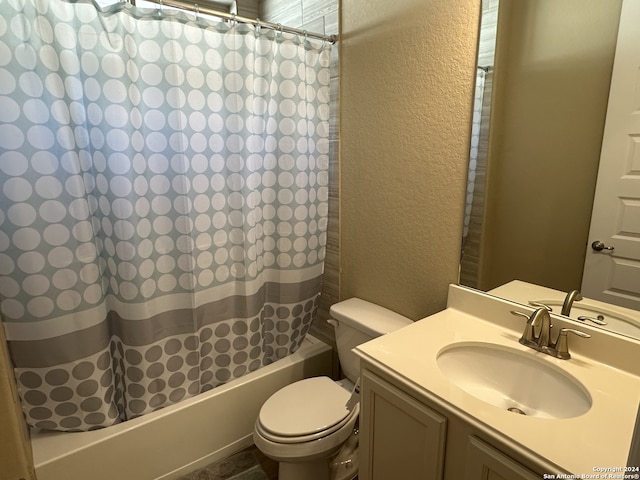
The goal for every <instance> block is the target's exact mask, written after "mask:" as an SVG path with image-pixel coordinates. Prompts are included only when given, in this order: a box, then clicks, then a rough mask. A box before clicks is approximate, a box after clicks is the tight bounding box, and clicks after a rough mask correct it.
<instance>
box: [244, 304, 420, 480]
mask: <svg viewBox="0 0 640 480" xmlns="http://www.w3.org/2000/svg"><path fill="white" fill-rule="evenodd" d="M330 313H331V317H332V318H333V319H332V320H329V322H330V323H331V324H332V325H333V327H334V329H335V333H336V344H337V346H338V357H339V359H340V365H341V367H342V371H343V372H344V374H345V375H346V377H347V378H345V379H343V380H339V381H337V382H336V381H333V380H332V379H330V378H329V377H314V378H307V379H304V380H300V381H298V382H295V383H292V384H290V385H287V386H286V387H284V388H282V389H280V390H278V391H277V392H276V393H274V394H273V395H272V396H271V397H269V398H268V399H267V401H266V402H265V403H264V405H263V406H262V408H261V409H260V413H259V415H258V419H257V420H256V425H255V429H254V431H253V441H254V443H255V444H256V446H257V447H258V448H259V449H260V450H261V451H262V453H264V454H265V455H266V456H268V457H270V458H272V459H274V460H277V461H278V462H279V470H278V479H279V480H328V479H330V478H331V476H330V468H329V463H330V457H331V456H332V455H333V454H334V453H336V452H337V451H338V450H339V449H340V447H341V446H342V445H343V444H344V443H345V442H346V441H347V439H349V437H350V436H351V434H352V433H353V429H354V425H355V423H356V421H357V419H358V413H359V412H360V404H359V403H357V402H349V400H350V399H351V396H352V392H353V390H354V385H355V382H356V381H357V379H358V377H359V376H360V362H359V359H358V357H357V356H356V355H355V354H354V353H352V352H351V349H352V348H354V347H355V346H357V345H360V344H361V343H364V342H366V341H369V340H371V339H373V338H375V337H378V336H380V335H384V334H385V333H388V332H391V331H393V330H397V329H399V328H401V327H404V326H406V325H409V324H411V323H413V322H412V321H411V320H409V319H408V318H406V317H403V316H402V315H398V314H397V313H395V312H392V311H391V310H387V309H386V308H383V307H380V306H378V305H374V304H373V303H369V302H366V301H364V300H360V299H359V298H351V299H349V300H345V301H343V302H339V303H336V304H335V305H333V306H332V307H331V309H330ZM347 403H350V405H347ZM351 470H355V469H351ZM356 473H357V471H349V469H348V468H346V469H345V473H344V477H335V476H334V478H336V479H337V480H343V479H344V480H346V479H350V478H353V477H354V476H355V475H356Z"/></svg>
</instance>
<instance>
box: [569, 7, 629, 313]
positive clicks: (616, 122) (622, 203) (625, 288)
mask: <svg viewBox="0 0 640 480" xmlns="http://www.w3.org/2000/svg"><path fill="white" fill-rule="evenodd" d="M595 242H599V244H598V243H595ZM594 246H595V248H594ZM601 247H603V248H602V249H601V250H598V248H601ZM582 294H583V295H584V296H585V297H589V298H594V299H597V300H602V301H605V302H608V303H613V304H616V305H621V306H624V307H628V308H634V309H636V310H640V1H638V0H623V4H622V15H621V18H620V29H619V32H618V44H617V47H616V55H615V61H614V65H613V76H612V79H611V92H610V94H609V106H608V109H607V120H606V124H605V129H604V139H603V143H602V154H601V157H600V168H599V171H598V181H597V185H596V193H595V198H594V206H593V213H592V217H591V229H590V231H589V244H588V246H587V255H586V259H585V265H584V274H583V278H582Z"/></svg>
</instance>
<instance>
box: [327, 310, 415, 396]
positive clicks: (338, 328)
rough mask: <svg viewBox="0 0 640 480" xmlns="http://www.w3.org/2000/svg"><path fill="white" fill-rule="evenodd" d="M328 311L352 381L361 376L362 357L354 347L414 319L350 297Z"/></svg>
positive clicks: (339, 349)
mask: <svg viewBox="0 0 640 480" xmlns="http://www.w3.org/2000/svg"><path fill="white" fill-rule="evenodd" d="M329 313H330V314H331V318H332V320H329V322H330V323H331V324H332V325H333V327H334V329H335V332H336V344H337V346H338V358H339V359H340V366H341V367H342V371H343V372H344V374H345V376H346V377H347V378H348V379H349V380H351V381H352V382H353V383H355V382H356V380H357V379H358V377H359V376H360V360H359V358H358V357H357V356H356V355H355V354H354V353H353V352H352V351H351V350H352V349H353V348H354V347H356V346H358V345H360V344H361V343H364V342H368V341H369V340H372V339H374V338H376V337H379V336H381V335H384V334H385V333H389V332H392V331H394V330H397V329H399V328H402V327H404V326H406V325H410V324H411V323H413V321H412V320H410V319H408V318H407V317H403V316H402V315H399V314H397V313H395V312H392V311H391V310H388V309H386V308H384V307H381V306H379V305H376V304H373V303H371V302H367V301H365V300H361V299H359V298H350V299H349V300H344V301H342V302H338V303H335V304H334V305H332V306H331V308H330V310H329Z"/></svg>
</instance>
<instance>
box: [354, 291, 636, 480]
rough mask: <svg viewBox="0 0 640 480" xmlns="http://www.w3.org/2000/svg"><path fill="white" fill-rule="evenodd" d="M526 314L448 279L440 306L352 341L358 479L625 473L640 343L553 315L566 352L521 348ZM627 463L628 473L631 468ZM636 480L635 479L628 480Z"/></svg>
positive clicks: (516, 477) (523, 307)
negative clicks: (357, 384) (357, 392)
mask: <svg viewBox="0 0 640 480" xmlns="http://www.w3.org/2000/svg"><path fill="white" fill-rule="evenodd" d="M512 311H517V312H520V314H525V315H531V314H532V313H533V312H534V311H535V309H534V308H533V307H528V306H526V305H522V304H519V303H515V302H512V301H509V300H505V299H502V298H498V297H495V296H492V295H489V294H486V293H484V292H479V291H476V290H472V289H469V288H465V287H459V286H451V287H450V291H449V300H448V306H447V309H445V310H444V311H442V312H439V313H437V314H435V315H432V316H430V317H427V318H425V319H423V320H420V321H418V322H415V323H414V324H413V325H410V326H408V327H405V328H402V329H400V330H398V331H396V332H392V333H390V334H388V335H385V336H383V337H380V338H378V339H375V340H373V341H371V342H367V343H365V344H363V345H360V346H358V347H356V349H355V351H356V353H357V354H358V355H359V357H360V360H361V409H362V410H361V419H360V476H359V478H360V479H362V480H385V479H389V478H403V479H405V478H406V479H445V480H453V479H456V480H457V479H466V480H475V479H481V478H482V479H486V478H504V479H509V480H520V479H526V480H533V479H541V478H549V479H551V478H572V477H571V475H574V476H576V475H577V477H574V478H623V477H614V476H608V475H621V474H624V473H625V471H624V469H625V467H630V471H629V472H627V473H628V474H637V473H640V472H638V471H637V467H638V466H637V465H629V466H627V459H628V456H629V449H630V445H631V441H632V436H633V428H634V424H635V420H636V414H637V411H638V405H639V403H640V365H639V364H638V363H640V362H629V359H630V358H636V359H637V358H639V357H640V342H639V341H638V340H635V339H631V338H626V337H623V336H621V335H617V334H614V333H611V332H606V331H603V330H600V329H597V328H593V327H590V326H589V325H584V326H583V325H576V324H575V323H574V322H571V321H568V319H566V318H562V317H560V316H555V315H553V314H552V315H551V323H552V324H553V326H552V327H551V334H552V337H553V336H554V332H557V331H559V330H558V329H560V328H572V329H577V330H579V331H581V332H583V333H586V334H588V335H590V338H582V337H578V336H572V337H570V338H568V342H569V352H570V356H571V358H569V359H566V360H565V359H559V358H556V357H554V356H551V355H548V354H547V353H544V351H537V350H535V349H533V348H530V347H529V346H525V345H522V344H521V343H520V342H519V339H520V338H521V337H522V336H523V332H524V330H525V326H526V325H527V318H523V317H522V316H521V315H514V314H512V313H511V312H512ZM634 468H635V470H634ZM628 478H634V477H628Z"/></svg>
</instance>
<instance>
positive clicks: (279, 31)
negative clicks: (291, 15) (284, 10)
mask: <svg viewBox="0 0 640 480" xmlns="http://www.w3.org/2000/svg"><path fill="white" fill-rule="evenodd" d="M278 35H279V36H281V37H282V24H281V23H279V24H278ZM278 35H276V37H277V36H278Z"/></svg>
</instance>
